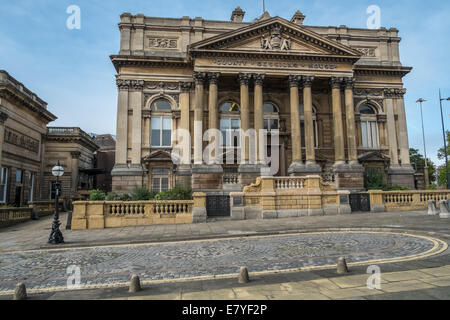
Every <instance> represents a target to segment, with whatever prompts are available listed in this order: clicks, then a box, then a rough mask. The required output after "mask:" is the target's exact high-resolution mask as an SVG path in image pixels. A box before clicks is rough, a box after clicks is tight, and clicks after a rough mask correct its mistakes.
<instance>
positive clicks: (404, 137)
mask: <svg viewBox="0 0 450 320" xmlns="http://www.w3.org/2000/svg"><path fill="white" fill-rule="evenodd" d="M405 91H406V90H405V89H398V88H387V89H384V98H385V107H386V113H387V127H388V142H389V149H390V154H391V165H390V168H389V183H390V185H391V186H402V187H407V188H410V189H414V187H415V183H414V169H413V168H412V166H411V164H410V160H409V143H408V132H407V128H406V116H405V109H404V102H403V95H404V94H405ZM395 105H396V106H397V115H398V130H399V132H398V134H397V126H396V123H395V111H394V108H395ZM397 137H398V140H397ZM398 149H400V160H401V164H400V162H399V154H398Z"/></svg>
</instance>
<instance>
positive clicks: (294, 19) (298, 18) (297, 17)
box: [291, 10, 306, 26]
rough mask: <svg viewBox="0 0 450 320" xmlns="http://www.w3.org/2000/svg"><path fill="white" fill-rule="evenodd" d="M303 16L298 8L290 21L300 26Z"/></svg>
mask: <svg viewBox="0 0 450 320" xmlns="http://www.w3.org/2000/svg"><path fill="white" fill-rule="evenodd" d="M305 18H306V16H305V15H304V14H303V13H302V12H301V11H300V10H297V12H296V13H295V14H294V16H293V17H292V19H291V22H292V23H295V24H298V25H300V26H301V25H302V24H303V21H304V20H305Z"/></svg>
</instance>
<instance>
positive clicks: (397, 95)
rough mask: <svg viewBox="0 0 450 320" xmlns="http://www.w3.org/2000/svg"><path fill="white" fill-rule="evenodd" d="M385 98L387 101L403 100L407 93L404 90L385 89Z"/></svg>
mask: <svg viewBox="0 0 450 320" xmlns="http://www.w3.org/2000/svg"><path fill="white" fill-rule="evenodd" d="M383 93H384V97H385V98H387V99H402V98H403V96H404V95H405V93H406V89H404V88H384V89H383Z"/></svg>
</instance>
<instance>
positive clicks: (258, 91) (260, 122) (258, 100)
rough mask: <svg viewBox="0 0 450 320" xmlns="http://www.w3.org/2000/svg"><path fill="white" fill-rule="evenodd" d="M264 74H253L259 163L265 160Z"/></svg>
mask: <svg viewBox="0 0 450 320" xmlns="http://www.w3.org/2000/svg"><path fill="white" fill-rule="evenodd" d="M264 77H265V76H264V75H263V74H255V75H253V78H254V81H255V103H254V111H253V114H254V129H255V132H256V139H255V140H256V159H257V163H258V164H260V163H262V162H263V161H264V153H265V151H264V150H263V148H264V141H263V139H264V137H263V135H262V132H263V130H264V118H263V105H264V96H263V83H264Z"/></svg>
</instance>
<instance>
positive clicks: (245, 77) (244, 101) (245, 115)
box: [239, 73, 250, 164]
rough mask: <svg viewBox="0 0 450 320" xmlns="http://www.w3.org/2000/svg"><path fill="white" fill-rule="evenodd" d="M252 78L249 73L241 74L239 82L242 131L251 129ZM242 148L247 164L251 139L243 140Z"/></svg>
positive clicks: (243, 158) (243, 157)
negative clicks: (250, 92) (249, 92)
mask: <svg viewBox="0 0 450 320" xmlns="http://www.w3.org/2000/svg"><path fill="white" fill-rule="evenodd" d="M249 80H250V75H249V74H247V73H241V74H239V84H240V87H241V129H242V132H243V133H245V132H247V130H248V129H250V108H249V94H248V83H249ZM241 148H242V149H243V150H242V153H243V155H242V160H244V163H245V164H248V161H249V141H248V139H244V140H243V144H242V145H241Z"/></svg>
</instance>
